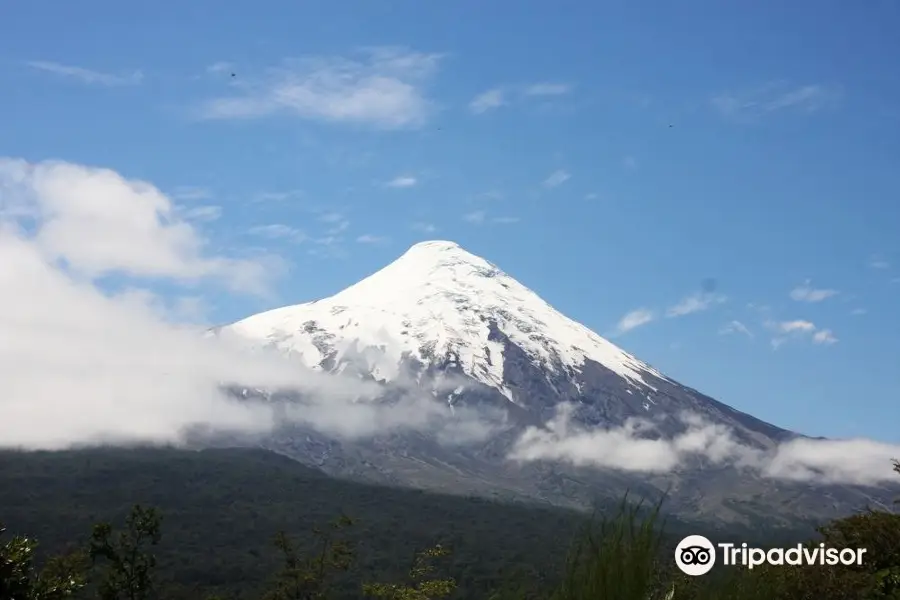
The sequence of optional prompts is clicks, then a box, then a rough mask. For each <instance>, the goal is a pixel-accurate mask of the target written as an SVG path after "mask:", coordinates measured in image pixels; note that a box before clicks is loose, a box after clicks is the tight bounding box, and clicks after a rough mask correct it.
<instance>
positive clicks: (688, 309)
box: [666, 292, 726, 318]
mask: <svg viewBox="0 0 900 600" xmlns="http://www.w3.org/2000/svg"><path fill="white" fill-rule="evenodd" d="M725 300H726V298H725V296H720V295H718V294H706V293H702V292H698V293H696V294H691V295H690V296H687V297H685V298H683V299H682V300H681V302H679V303H678V304H676V305H675V306H672V307H670V308H669V309H668V310H666V316H667V317H669V318H672V317H683V316H684V315H690V314H693V313H697V312H702V311H705V310H709V309H710V308H711V307H712V306H714V305H716V304H721V303H723V302H725Z"/></svg>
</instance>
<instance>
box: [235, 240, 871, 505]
mask: <svg viewBox="0 0 900 600" xmlns="http://www.w3.org/2000/svg"><path fill="white" fill-rule="evenodd" d="M222 329H223V331H227V332H228V333H229V334H230V335H235V336H237V337H238V338H239V339H242V340H244V341H245V342H246V343H247V344H248V345H249V346H251V347H256V348H263V347H265V348H275V349H278V350H280V351H282V352H284V353H287V354H289V355H290V356H292V357H296V358H297V359H298V360H299V361H302V363H304V364H305V365H306V366H307V367H310V368H312V369H315V370H319V371H325V372H330V373H341V374H343V375H344V376H347V375H350V376H358V377H360V378H363V379H368V380H372V381H375V382H379V383H380V384H382V385H384V386H385V389H386V390H389V389H391V387H392V386H395V385H397V384H400V383H402V384H403V385H405V386H409V385H412V386H418V388H419V389H420V390H421V392H422V393H423V394H427V395H428V397H429V398H430V399H433V401H434V402H435V403H439V404H440V405H441V406H442V407H444V409H446V412H447V418H448V419H450V418H453V415H454V411H455V409H457V408H459V407H461V406H464V407H468V408H471V407H479V408H486V409H490V410H491V411H494V412H495V413H496V412H497V411H499V412H501V413H503V414H504V416H505V419H504V423H505V425H504V427H502V428H501V429H500V430H498V431H496V432H495V433H494V434H492V435H490V436H488V437H487V439H483V440H480V441H479V442H478V443H470V444H467V445H465V446H452V447H450V446H447V445H446V444H442V443H441V442H440V440H436V439H433V438H432V437H429V436H428V435H425V434H422V433H421V432H419V433H408V434H402V435H400V434H391V435H386V436H384V437H382V438H379V439H373V440H368V441H365V442H360V441H346V440H338V439H333V438H328V437H326V436H322V435H320V434H315V433H313V432H309V431H306V432H302V433H301V432H298V431H294V432H293V433H289V434H288V433H281V434H278V435H276V436H275V437H274V438H272V439H271V440H268V441H267V442H266V445H268V446H269V447H272V448H274V449H277V450H278V451H280V452H283V453H285V454H288V455H290V456H292V457H294V458H296V459H298V460H301V461H303V462H306V463H309V464H315V465H317V466H319V467H320V468H322V469H324V470H325V471H327V472H330V473H332V474H335V475H340V476H350V477H355V478H362V479H366V480H374V481H380V482H388V483H394V484H400V485H410V486H416V487H422V488H429V489H438V490H441V491H449V492H455V493H463V494H476V495H488V496H501V497H515V498H524V499H531V500H541V501H545V502H547V501H549V502H551V503H554V504H563V505H570V506H586V505H588V504H589V503H590V502H591V501H592V500H594V499H596V498H597V497H598V496H603V497H615V496H617V495H621V493H623V492H624V491H625V489H631V490H636V491H638V492H639V493H646V494H654V495H656V494H658V493H659V492H661V491H663V490H666V489H669V490H670V491H671V495H670V498H671V501H670V508H671V509H673V510H674V511H675V512H677V513H681V514H684V515H689V516H692V517H704V518H714V519H716V520H726V521H743V522H750V521H752V520H753V519H755V518H758V517H781V518H783V519H787V520H792V519H796V518H799V517H802V518H819V517H827V516H831V515H832V514H835V513H846V512H848V511H850V510H852V509H853V508H855V507H858V506H860V505H862V504H864V503H865V502H866V501H867V500H869V499H870V498H871V494H872V493H873V489H870V488H863V487H858V486H857V487H848V486H844V485H837V484H835V483H834V482H831V481H829V480H828V479H827V477H824V478H823V477H819V476H820V475H822V474H821V473H817V472H816V471H815V469H808V468H805V470H804V468H798V467H797V465H796V464H794V463H792V462H791V459H790V455H789V454H786V453H785V451H784V449H785V448H790V447H791V445H792V444H798V443H800V444H802V443H804V442H806V441H811V440H809V438H805V437H803V436H800V435H799V434H796V433H793V432H790V431H787V430H784V429H781V428H779V427H776V426H774V425H771V424H769V423H766V422H763V421H761V420H759V419H756V418H754V417H752V416H750V415H748V414H745V413H742V412H740V411H737V410H735V409H733V408H731V407H729V406H727V405H725V404H722V403H721V402H718V401H716V400H714V399H712V398H709V397H707V396H705V395H703V394H701V393H699V392H697V391H696V390H693V389H691V388H688V387H685V386H683V385H681V384H679V383H678V382H676V381H674V380H672V379H671V378H669V377H667V376H665V375H664V374H662V373H661V372H660V371H658V370H657V369H655V368H653V367H651V366H650V365H648V364H646V363H644V362H642V361H640V360H639V359H637V358H636V357H634V356H632V355H631V354H629V353H627V352H625V351H624V350H622V349H620V348H618V347H617V346H615V345H614V344H612V343H610V342H609V341H607V340H605V339H603V338H602V337H600V336H599V335H597V334H596V333H594V332H592V331H591V330H589V329H588V328H587V327H585V326H583V325H581V324H580V323H577V322H575V321H573V320H572V319H569V318H568V317H566V316H565V315H563V314H561V313H560V312H558V311H557V310H555V309H554V308H553V307H551V306H550V305H549V304H547V303H546V302H545V301H544V300H542V299H541V298H540V297H539V296H538V295H537V294H536V293H534V292H533V291H532V290H530V289H528V288H527V287H525V286H524V285H522V284H521V283H519V282H518V281H516V280H515V279H514V278H512V277H511V276H509V275H508V274H506V273H504V272H503V271H502V270H500V269H499V268H498V267H497V266H495V265H493V264H492V263H490V262H488V261H487V260H485V259H483V258H480V257H478V256H475V255H473V254H471V253H469V252H467V251H466V250H464V249H463V248H461V247H460V246H459V245H457V244H455V243H453V242H448V241H429V242H421V243H418V244H416V245H414V246H412V247H411V248H410V249H409V250H408V251H407V252H406V253H404V254H403V255H402V256H401V257H400V258H398V259H397V260H395V261H394V262H392V263H391V264H389V265H388V266H386V267H384V268H383V269H381V270H380V271H378V272H377V273H375V274H373V275H371V276H369V277H367V278H366V279H363V280H362V281H360V282H358V283H356V284H354V285H352V286H350V287H348V288H346V289H345V290H343V291H341V292H339V293H337V294H335V295H334V296H331V297H330V298H326V299H322V300H318V301H314V302H309V303H306V304H299V305H295V306H287V307H283V308H279V309H275V310H271V311H267V312H264V313H260V314H257V315H253V316H251V317H248V318H246V319H243V320H241V321H238V322H236V323H234V324H232V325H229V326H226V327H224V328H222ZM817 477H818V479H817Z"/></svg>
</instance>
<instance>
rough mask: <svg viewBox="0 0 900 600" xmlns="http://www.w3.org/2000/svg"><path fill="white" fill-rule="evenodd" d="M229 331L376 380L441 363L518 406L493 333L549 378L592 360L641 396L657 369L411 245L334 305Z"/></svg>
mask: <svg viewBox="0 0 900 600" xmlns="http://www.w3.org/2000/svg"><path fill="white" fill-rule="evenodd" d="M231 330H232V331H233V332H234V333H237V334H239V335H241V336H243V337H246V338H248V339H250V340H255V341H257V342H259V343H261V344H265V345H272V346H274V347H277V348H279V349H281V350H284V351H286V352H291V353H294V354H296V355H297V356H299V357H300V358H301V359H302V360H303V361H304V362H305V363H306V364H307V366H309V367H312V368H316V369H321V368H323V367H325V366H326V365H331V368H332V369H335V370H340V369H341V368H342V365H344V364H345V363H344V360H343V359H344V358H345V356H346V355H347V354H348V353H352V355H353V358H354V360H355V361H359V360H360V359H362V360H363V361H366V362H367V363H368V364H367V365H366V367H367V369H368V371H369V372H370V373H371V374H372V376H373V377H375V378H376V379H378V380H383V381H391V380H393V379H394V378H396V377H397V376H398V374H399V373H400V372H401V369H402V365H403V363H404V362H405V361H408V360H410V359H414V360H416V361H418V362H419V363H422V364H428V363H430V362H432V361H435V360H439V361H441V362H442V363H443V364H445V365H447V366H451V367H452V366H456V367H458V370H459V371H460V372H462V373H463V374H465V375H467V376H469V377H471V378H473V379H475V380H476V381H479V382H481V383H483V384H484V385H486V386H488V387H491V388H493V389H496V390H498V391H499V392H501V393H502V394H503V395H504V396H506V397H507V398H508V399H509V400H511V401H513V402H517V401H519V400H520V399H518V398H517V397H516V396H517V392H516V391H515V390H512V389H510V387H509V385H508V383H509V382H508V380H507V379H508V378H506V377H505V373H504V352H505V350H506V348H505V347H504V344H503V342H502V340H501V339H500V336H499V335H498V332H502V334H503V335H505V337H506V338H508V339H509V341H510V342H512V343H513V344H515V345H516V346H517V347H518V348H519V349H521V350H522V351H523V352H524V353H525V354H526V355H527V356H528V357H529V359H530V360H531V361H532V362H533V364H534V365H535V366H537V367H540V368H542V369H546V370H547V371H548V372H549V373H551V374H555V375H560V374H571V375H574V376H576V379H577V374H578V373H579V372H580V371H581V369H582V367H583V366H584V364H585V361H594V362H596V363H599V364H600V365H602V366H604V367H606V368H607V369H609V370H610V371H612V372H614V373H616V374H618V375H620V376H621V377H622V378H623V379H624V380H625V381H627V382H628V383H629V384H631V385H633V386H639V387H640V388H647V389H651V390H652V389H654V388H653V387H652V385H650V383H649V378H648V375H649V376H650V377H651V378H654V379H656V378H662V377H663V376H662V375H661V374H660V373H659V372H657V371H656V370H655V369H653V368H651V367H650V366H648V365H646V364H644V363H643V362H641V361H639V360H638V359H636V358H635V357H634V356H631V355H630V354H628V353H627V352H625V351H623V350H621V349H620V348H618V347H616V346H615V345H613V344H611V343H610V342H608V341H607V340H605V339H603V338H602V337H600V336H598V335H597V334H595V333H594V332H592V331H590V330H589V329H588V328H586V327H585V326H583V325H581V324H580V323H577V322H575V321H573V320H572V319H569V318H568V317H566V316H564V315H562V314H561V313H559V312H558V311H557V310H555V309H554V308H553V307H552V306H550V305H549V304H547V303H546V302H545V301H544V300H542V299H541V298H540V297H539V296H538V295H537V294H535V293H534V292H533V291H531V290H530V289H528V288H527V287H525V286H524V285H522V284H521V283H519V282H518V281H516V280H515V279H513V278H512V277H510V276H509V275H507V274H506V273H504V272H503V271H501V270H500V269H499V268H497V267H496V266H495V265H493V264H491V263H490V262H488V261H486V260H484V259H483V258H480V257H478V256H475V255H473V254H470V253H469V252H467V251H465V250H464V249H462V248H461V247H460V246H459V245H457V244H456V243H454V242H448V241H430V242H421V243H418V244H416V245H414V246H412V247H411V248H410V249H409V250H408V251H407V252H406V253H405V254H403V255H402V256H401V257H400V258H398V259H397V260H395V261H394V262H392V263H391V264H389V265H388V266H387V267H385V268H383V269H381V270H380V271H378V272H377V273H375V274H373V275H371V276H370V277H367V278H366V279H363V280H362V281H360V282H359V283H357V284H355V285H352V286H350V287H349V288H347V289H345V290H343V291H342V292H339V293H338V294H335V295H334V296H332V297H330V298H326V299H324V300H318V301H315V302H309V303H306V304H299V305H295V306H287V307H284V308H279V309H275V310H271V311H268V312H264V313H260V314H257V315H254V316H252V317H249V318H247V319H244V320H242V321H239V322H237V323H235V324H234V325H232V326H231Z"/></svg>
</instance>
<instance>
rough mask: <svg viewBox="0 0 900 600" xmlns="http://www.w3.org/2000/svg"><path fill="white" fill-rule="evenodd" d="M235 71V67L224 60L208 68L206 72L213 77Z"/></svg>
mask: <svg viewBox="0 0 900 600" xmlns="http://www.w3.org/2000/svg"><path fill="white" fill-rule="evenodd" d="M233 70H234V66H233V65H232V64H231V63H230V62H228V61H224V60H222V61H219V62H216V63H213V64H211V65H209V66H208V67H206V72H207V73H210V74H213V75H218V74H220V73H231V72H232V71H233Z"/></svg>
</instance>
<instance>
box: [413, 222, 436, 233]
mask: <svg viewBox="0 0 900 600" xmlns="http://www.w3.org/2000/svg"><path fill="white" fill-rule="evenodd" d="M410 228H411V229H412V230H413V231H418V232H421V233H434V232H435V231H437V227H435V226H434V225H433V224H431V223H422V222H418V223H413V224H412V225H410Z"/></svg>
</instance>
